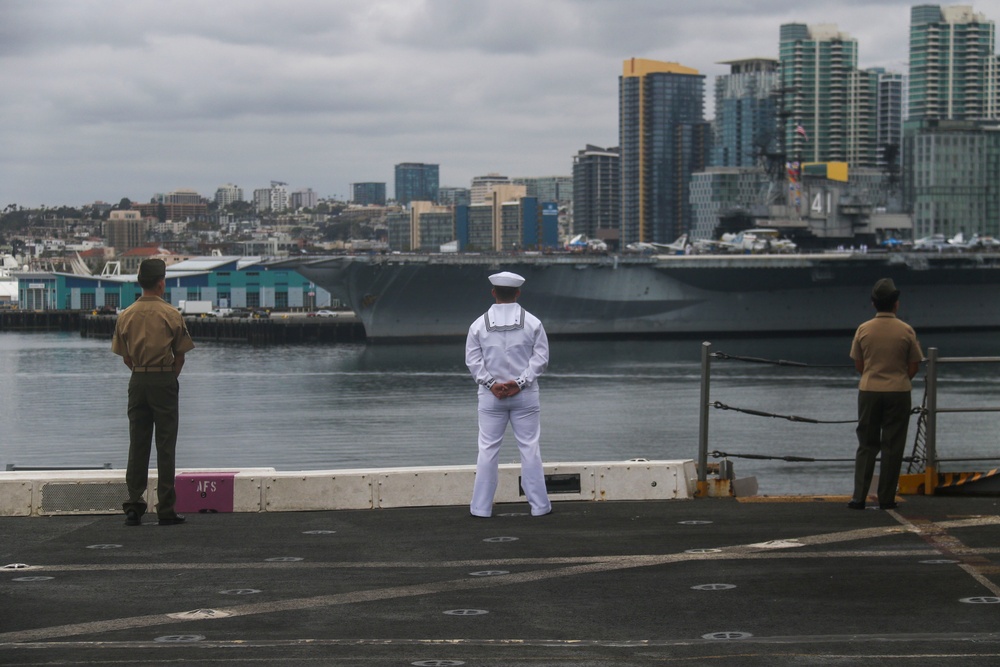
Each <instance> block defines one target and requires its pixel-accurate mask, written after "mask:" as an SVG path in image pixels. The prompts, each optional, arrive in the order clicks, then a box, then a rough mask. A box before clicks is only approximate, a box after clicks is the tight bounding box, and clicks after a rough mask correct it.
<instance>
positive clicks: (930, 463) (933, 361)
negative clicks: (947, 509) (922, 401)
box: [924, 347, 938, 496]
mask: <svg viewBox="0 0 1000 667" xmlns="http://www.w3.org/2000/svg"><path fill="white" fill-rule="evenodd" d="M937 361H938V349H937V348H936V347H931V348H928V349H927V389H926V391H927V420H926V421H925V423H926V424H927V435H926V439H925V440H926V442H925V445H924V446H925V448H926V450H927V452H926V458H927V460H926V462H925V464H924V495H925V496H933V495H934V489H935V488H936V487H937V465H938V461H937Z"/></svg>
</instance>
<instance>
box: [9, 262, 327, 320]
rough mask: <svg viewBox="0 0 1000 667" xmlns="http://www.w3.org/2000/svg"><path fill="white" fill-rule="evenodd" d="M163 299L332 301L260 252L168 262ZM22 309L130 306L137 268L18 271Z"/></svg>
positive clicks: (218, 303) (280, 304)
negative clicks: (96, 272) (85, 272)
mask: <svg viewBox="0 0 1000 667" xmlns="http://www.w3.org/2000/svg"><path fill="white" fill-rule="evenodd" d="M166 282H167V290H166V294H165V295H164V299H166V300H167V301H168V302H170V303H171V304H173V305H174V306H178V307H179V306H180V302H181V301H211V302H212V306H213V307H216V308H263V309H269V310H271V309H273V310H311V309H314V308H317V307H322V306H327V305H330V294H329V292H326V291H324V290H322V289H320V288H319V287H318V286H317V285H315V284H313V283H311V282H310V281H308V280H307V279H306V278H304V277H303V276H302V275H301V274H299V273H297V272H295V271H289V270H287V269H284V268H281V267H272V266H269V265H268V264H267V263H266V262H264V261H262V259H261V258H260V257H218V256H213V257H196V258H192V259H188V260H185V261H182V262H178V263H176V264H169V265H168V266H167V276H166ZM18 296H19V298H20V304H21V309H22V310H93V309H98V308H103V307H111V308H118V309H120V308H127V307H128V306H130V305H132V304H133V303H134V302H135V301H136V299H138V298H139V297H140V296H142V288H140V287H139V284H138V283H137V282H136V278H135V275H134V274H127V275H100V276H81V275H75V274H71V273H48V272H46V273H41V272H35V273H22V274H19V275H18Z"/></svg>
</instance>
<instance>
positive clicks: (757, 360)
mask: <svg viewBox="0 0 1000 667" xmlns="http://www.w3.org/2000/svg"><path fill="white" fill-rule="evenodd" d="M712 357H714V358H716V359H723V360H728V361H746V362H748V363H752V364H772V365H774V366H794V367H796V368H854V366H853V365H851V364H807V363H804V362H802V361H788V360H787V359H764V358H763V357H743V356H740V355H738V354H726V353H725V352H713V353H712Z"/></svg>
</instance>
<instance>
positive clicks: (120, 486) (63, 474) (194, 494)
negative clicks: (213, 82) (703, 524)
mask: <svg viewBox="0 0 1000 667" xmlns="http://www.w3.org/2000/svg"><path fill="white" fill-rule="evenodd" d="M475 474H476V469H475V466H451V467H444V466H435V467H420V468H383V469H359V470H307V471H298V472H279V471H276V470H274V469H273V468H246V469H242V470H233V469H227V470H218V469H211V470H208V469H197V470H195V469H182V470H178V472H177V483H176V488H177V492H178V511H181V512H199V511H200V512H299V511H308V510H341V509H379V508H390V507H428V506H446V505H465V504H467V503H468V502H469V499H470V496H471V493H472V483H473V480H474V478H475ZM545 475H546V483H547V486H548V488H549V496H550V498H551V499H552V500H553V501H565V500H591V501H613V500H674V499H690V498H693V497H694V493H695V489H696V488H697V487H696V482H697V474H696V470H695V464H694V461H693V460H676V461H646V460H640V459H636V460H632V461H609V462H584V463H549V464H546V465H545ZM126 497H127V490H126V487H125V471H124V470H110V469H102V470H59V471H44V470H42V471H13V472H0V516H52V515H73V514H116V513H120V512H121V511H122V502H123V501H124V500H125V499H126ZM146 502H147V504H148V505H149V507H150V508H152V507H153V506H154V505H155V503H156V471H155V470H150V473H149V486H148V490H147V492H146ZM496 502H497V503H516V502H524V496H523V494H522V492H521V488H520V466H519V465H518V464H502V465H501V466H500V478H499V484H498V486H497V494H496Z"/></svg>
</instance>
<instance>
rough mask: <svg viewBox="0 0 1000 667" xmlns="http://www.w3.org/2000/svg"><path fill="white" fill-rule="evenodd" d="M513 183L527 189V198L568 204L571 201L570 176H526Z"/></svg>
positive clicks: (571, 186)
mask: <svg viewBox="0 0 1000 667" xmlns="http://www.w3.org/2000/svg"><path fill="white" fill-rule="evenodd" d="M513 182H514V183H515V184H518V185H523V186H524V187H526V188H527V191H528V196H529V197H535V198H537V199H538V201H549V202H556V203H559V204H568V203H570V202H572V201H573V177H572V176H526V177H522V178H515V179H513Z"/></svg>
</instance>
